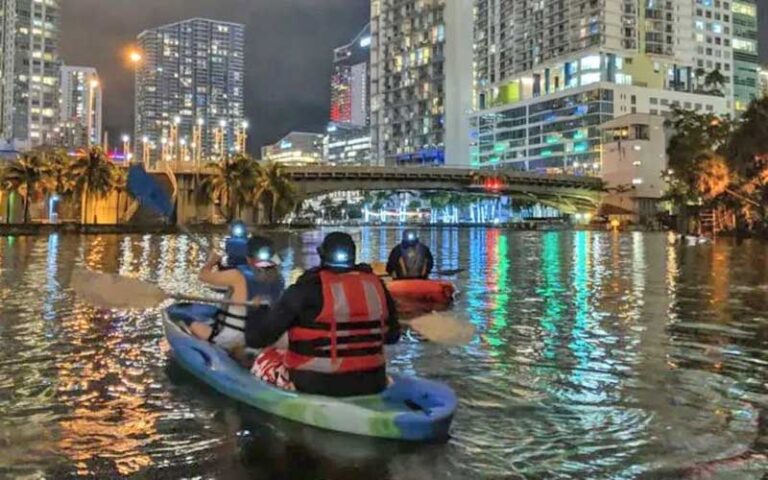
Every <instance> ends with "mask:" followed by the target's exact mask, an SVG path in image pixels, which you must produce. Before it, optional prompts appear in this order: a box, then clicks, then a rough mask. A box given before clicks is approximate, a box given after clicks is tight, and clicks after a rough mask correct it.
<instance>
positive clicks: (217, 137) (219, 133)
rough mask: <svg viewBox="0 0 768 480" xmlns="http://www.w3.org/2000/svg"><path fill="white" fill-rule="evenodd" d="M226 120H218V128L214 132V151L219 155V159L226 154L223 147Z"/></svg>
mask: <svg viewBox="0 0 768 480" xmlns="http://www.w3.org/2000/svg"><path fill="white" fill-rule="evenodd" d="M226 128H227V121H226V120H224V119H223V118H222V119H221V120H219V128H217V129H216V131H215V132H214V145H215V148H214V150H215V153H216V154H217V155H219V157H220V159H222V158H224V157H225V156H226V150H225V149H224V137H225V135H226Z"/></svg>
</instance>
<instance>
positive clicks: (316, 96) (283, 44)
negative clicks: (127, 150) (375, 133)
mask: <svg viewBox="0 0 768 480" xmlns="http://www.w3.org/2000/svg"><path fill="white" fill-rule="evenodd" d="M61 3H62V5H63V21H62V24H63V32H62V37H61V50H62V56H63V60H64V62H65V63H67V64H69V65H81V66H93V67H96V68H97V69H98V71H99V74H100V75H101V78H102V82H103V84H104V96H105V98H104V126H105V128H107V129H108V130H109V131H110V138H111V140H110V143H112V144H113V145H114V143H115V139H116V135H119V134H120V133H121V132H132V131H133V128H132V118H133V73H132V71H131V70H130V69H129V68H127V67H126V66H125V62H124V59H123V58H122V57H121V51H122V50H123V49H124V48H125V46H126V45H127V44H130V43H131V42H132V41H133V40H134V39H135V38H136V35H137V34H139V33H140V32H141V31H142V30H144V29H147V28H152V27H156V26H159V25H164V24H167V23H172V22H175V21H178V20H184V19H187V18H193V17H206V18H211V19H215V20H225V21H232V22H239V23H244V24H245V25H246V47H245V50H246V51H245V54H246V77H245V100H246V115H247V117H248V119H249V120H250V121H251V125H252V129H251V137H250V139H249V149H250V150H251V152H252V153H256V152H257V149H258V147H260V146H261V145H262V144H266V143H272V142H274V141H276V140H278V139H279V138H280V137H281V136H282V135H283V134H284V133H286V132H288V131H290V130H308V131H318V132H319V131H322V130H323V129H324V127H325V124H326V123H327V121H328V111H329V108H330V107H329V102H330V85H329V82H330V74H331V63H332V60H333V49H334V48H335V47H337V46H340V45H343V44H345V43H347V42H349V41H350V40H351V39H352V38H354V36H355V35H356V34H357V33H358V32H359V31H360V30H361V29H362V28H363V27H364V26H365V24H366V23H367V22H368V19H369V6H370V0H130V1H125V0H65V1H63V2H61Z"/></svg>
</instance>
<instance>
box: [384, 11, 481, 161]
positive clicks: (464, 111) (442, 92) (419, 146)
mask: <svg viewBox="0 0 768 480" xmlns="http://www.w3.org/2000/svg"><path fill="white" fill-rule="evenodd" d="M473 3H474V2H473V1H472V0H373V1H372V2H371V38H372V43H371V95H372V97H371V125H372V129H371V134H372V143H373V157H374V158H375V159H376V161H377V162H378V163H379V164H385V163H386V164H401V165H403V164H432V165H442V164H453V165H462V164H464V165H465V164H467V163H468V162H469V154H468V150H469V121H468V113H469V111H470V110H471V108H472V60H473V58H472V31H473V25H472V11H473Z"/></svg>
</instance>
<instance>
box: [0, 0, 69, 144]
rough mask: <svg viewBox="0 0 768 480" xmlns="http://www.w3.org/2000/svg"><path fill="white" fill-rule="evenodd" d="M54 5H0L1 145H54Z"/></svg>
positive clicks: (52, 0)
mask: <svg viewBox="0 0 768 480" xmlns="http://www.w3.org/2000/svg"><path fill="white" fill-rule="evenodd" d="M59 19H60V9H59V2H58V0H45V1H41V0H0V52H1V53H2V61H0V140H1V141H2V142H3V143H6V144H12V145H14V146H15V147H16V148H26V147H34V146H38V145H42V144H45V143H50V142H53V141H55V140H57V135H56V127H57V125H58V123H59V114H58V106H59V68H60V64H59Z"/></svg>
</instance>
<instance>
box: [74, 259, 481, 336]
mask: <svg viewBox="0 0 768 480" xmlns="http://www.w3.org/2000/svg"><path fill="white" fill-rule="evenodd" d="M70 285H71V287H72V289H73V290H74V291H75V293H77V294H78V296H80V297H81V298H82V299H83V300H85V301H87V302H88V303H90V304H92V305H96V306H99V307H103V308H115V309H137V310H143V309H150V308H156V307H158V306H159V305H161V304H162V303H163V302H165V301H166V300H169V299H172V300H180V301H184V302H195V303H211V304H223V305H235V306H245V307H252V306H258V304H256V303H239V302H232V301H226V300H220V299H218V298H204V297H194V296H189V295H180V294H174V293H168V292H166V291H165V290H163V289H162V288H160V287H159V286H157V285H155V284H154V283H150V282H145V281H143V280H139V279H137V278H130V277H124V276H122V275H117V274H110V273H99V272H93V271H90V270H82V269H79V270H75V271H74V272H73V273H72V281H71V283H70ZM401 323H402V324H403V325H405V326H407V327H410V328H411V329H413V330H414V331H415V332H417V333H418V334H419V335H421V336H422V337H424V338H426V339H427V340H429V341H432V342H435V343H440V344H444V345H463V344H466V343H469V342H470V341H471V340H472V337H473V336H474V333H475V327H474V326H473V325H471V324H469V323H467V322H463V321H461V320H458V319H457V318H455V317H453V316H452V315H447V314H439V313H430V314H428V315H424V316H421V317H418V318H415V319H413V320H410V321H407V322H406V321H403V322H401Z"/></svg>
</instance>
